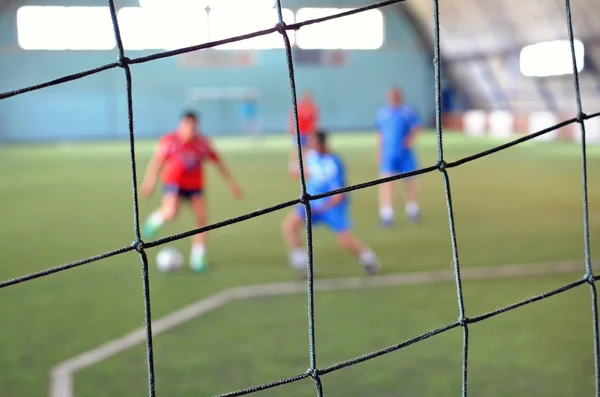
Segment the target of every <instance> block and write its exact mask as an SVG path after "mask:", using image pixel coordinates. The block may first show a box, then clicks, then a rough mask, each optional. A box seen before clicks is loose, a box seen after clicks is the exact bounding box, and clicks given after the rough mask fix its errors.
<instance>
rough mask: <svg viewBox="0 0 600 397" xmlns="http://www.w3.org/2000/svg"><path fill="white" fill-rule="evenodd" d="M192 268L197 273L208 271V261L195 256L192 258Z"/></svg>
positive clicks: (202, 257)
mask: <svg viewBox="0 0 600 397" xmlns="http://www.w3.org/2000/svg"><path fill="white" fill-rule="evenodd" d="M190 267H191V268H192V270H193V271H194V272H196V273H202V272H204V271H205V270H206V261H205V260H204V256H194V257H192V258H190Z"/></svg>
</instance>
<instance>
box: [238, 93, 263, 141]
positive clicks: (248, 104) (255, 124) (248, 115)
mask: <svg viewBox="0 0 600 397" xmlns="http://www.w3.org/2000/svg"><path fill="white" fill-rule="evenodd" d="M240 113H241V115H242V119H243V120H244V128H245V129H246V132H247V133H249V134H250V136H251V137H252V138H253V139H254V140H258V139H259V138H260V118H259V111H258V101H257V100H256V99H254V98H246V99H244V101H242V103H241V105H240Z"/></svg>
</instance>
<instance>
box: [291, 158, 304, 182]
mask: <svg viewBox="0 0 600 397" xmlns="http://www.w3.org/2000/svg"><path fill="white" fill-rule="evenodd" d="M288 174H289V175H290V177H291V178H292V179H300V167H298V164H297V163H292V164H290V167H289V168H288ZM304 178H305V179H306V178H308V170H307V169H306V162H305V163H304Z"/></svg>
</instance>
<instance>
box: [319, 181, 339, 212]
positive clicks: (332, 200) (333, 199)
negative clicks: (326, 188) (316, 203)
mask: <svg viewBox="0 0 600 397" xmlns="http://www.w3.org/2000/svg"><path fill="white" fill-rule="evenodd" d="M341 188H342V186H332V189H331V190H337V189H341ZM344 194H345V193H338V194H334V195H333V196H329V197H328V198H327V201H325V204H323V205H322V206H321V207H319V212H325V211H328V210H330V209H331V208H333V207H335V206H336V205H338V204H339V203H341V202H342V200H343V199H344Z"/></svg>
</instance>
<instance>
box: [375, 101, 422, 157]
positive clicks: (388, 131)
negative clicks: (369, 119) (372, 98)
mask: <svg viewBox="0 0 600 397" xmlns="http://www.w3.org/2000/svg"><path fill="white" fill-rule="evenodd" d="M376 125H377V129H378V130H379V133H380V134H381V150H382V155H383V156H384V157H400V156H402V154H403V153H404V151H405V150H406V149H405V148H404V141H405V139H406V137H407V136H408V135H409V134H410V133H411V132H412V131H413V130H414V129H415V128H418V127H420V126H421V121H420V120H419V116H418V115H417V113H416V112H415V111H414V109H413V108H412V107H410V106H409V105H400V106H389V105H388V106H384V107H383V108H382V109H381V110H379V112H377V117H376Z"/></svg>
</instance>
